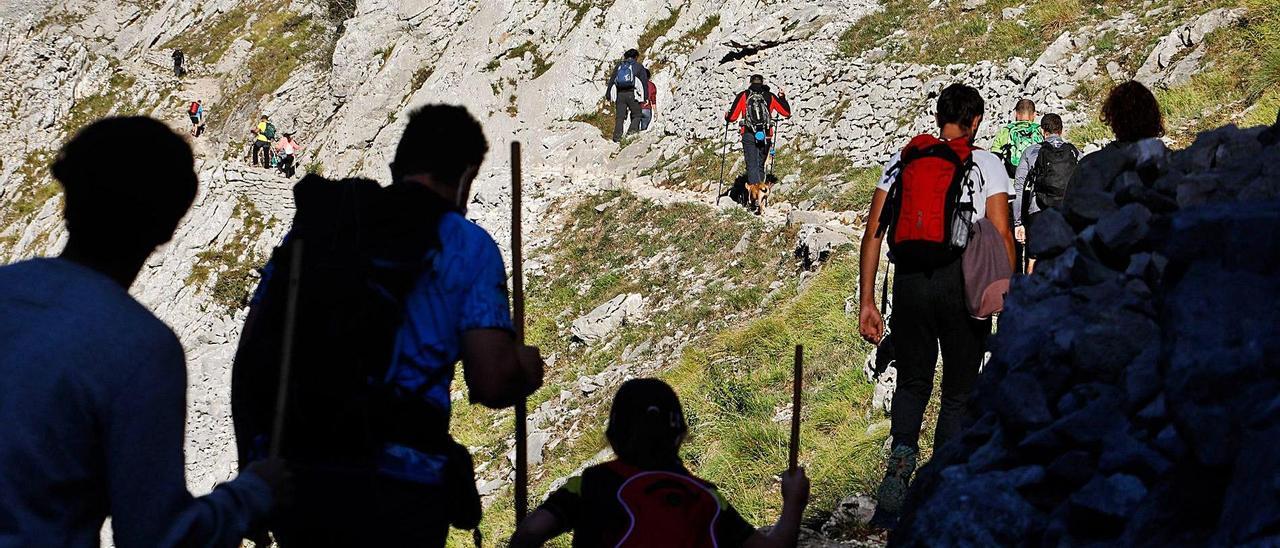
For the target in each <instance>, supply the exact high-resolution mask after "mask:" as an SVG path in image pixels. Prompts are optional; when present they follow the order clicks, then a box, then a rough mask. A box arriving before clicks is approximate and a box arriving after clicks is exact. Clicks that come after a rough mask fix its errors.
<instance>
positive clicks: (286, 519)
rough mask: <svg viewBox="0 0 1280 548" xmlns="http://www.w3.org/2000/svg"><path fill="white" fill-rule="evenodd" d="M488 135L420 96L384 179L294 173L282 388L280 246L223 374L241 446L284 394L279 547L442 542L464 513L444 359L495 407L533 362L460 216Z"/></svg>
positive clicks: (500, 276) (483, 246) (491, 265)
mask: <svg viewBox="0 0 1280 548" xmlns="http://www.w3.org/2000/svg"><path fill="white" fill-rule="evenodd" d="M488 148H489V147H488V143H487V141H486V139H485V136H484V132H483V130H482V128H481V126H480V123H479V122H477V121H476V119H475V118H473V117H472V116H471V115H470V113H468V112H467V111H466V109H464V108H462V107H457V106H449V105H427V106H424V107H422V108H419V109H417V110H415V111H413V112H412V113H410V115H409V120H408V124H407V126H406V127H405V130H404V135H403V137H402V138H401V140H400V143H399V145H398V147H397V149H396V153H395V159H394V161H393V163H392V164H391V173H392V180H393V181H392V184H391V185H390V186H388V187H385V188H383V187H381V186H379V185H378V184H377V183H375V182H373V181H367V180H358V179H353V180H345V181H328V180H325V179H323V178H321V177H319V176H315V175H310V176H308V177H306V178H304V179H303V180H302V181H301V182H300V183H298V185H297V187H296V188H295V191H294V193H295V196H296V197H297V202H298V208H297V214H296V216H295V218H294V224H293V227H292V229H291V230H290V233H289V235H288V236H287V237H286V240H287V241H290V242H291V241H294V240H298V241H305V242H306V247H305V249H306V252H305V253H303V254H302V255H301V257H302V259H301V261H300V265H301V276H300V283H299V287H300V291H299V295H298V302H297V307H298V314H297V322H298V323H297V329H296V335H295V339H294V340H296V344H295V345H294V347H293V362H294V365H293V367H292V369H291V371H292V374H291V375H290V376H289V379H288V386H289V387H290V391H289V393H287V394H284V393H282V394H281V395H277V393H276V390H275V388H276V386H277V385H278V384H279V380H278V379H279V373H278V371H279V369H280V368H281V367H280V365H279V362H280V356H281V352H280V349H281V345H280V344H279V339H280V336H279V335H278V334H277V333H278V331H279V328H278V326H279V325H281V324H286V323H287V322H286V321H285V320H284V318H285V316H286V314H285V313H284V312H283V311H284V309H285V308H286V307H285V306H284V304H283V303H284V301H286V299H285V298H284V297H285V295H286V293H287V292H286V289H287V283H285V282H284V281H283V280H286V279H287V278H288V276H287V275H288V274H289V273H288V272H286V271H287V270H288V269H289V268H290V267H289V260H288V258H289V257H293V256H296V255H292V254H289V253H285V250H286V249H287V248H292V246H282V247H281V249H280V250H279V251H278V252H277V254H276V256H275V258H273V259H272V261H271V262H270V263H269V264H268V266H267V268H266V270H265V271H264V274H263V281H262V283H261V285H260V287H259V290H258V292H257V293H258V294H257V295H256V296H255V298H254V302H253V307H252V308H251V310H250V314H249V318H248V319H247V320H246V326H245V334H244V335H243V336H242V339H241V349H240V351H239V352H238V353H237V357H236V363H235V369H234V370H233V378H232V406H233V416H234V417H235V422H236V438H237V442H238V444H239V446H240V448H241V452H242V455H244V454H248V455H253V454H255V453H256V452H259V451H262V450H264V449H263V448H264V447H270V446H271V444H272V443H273V442H274V441H275V440H272V439H269V438H270V437H271V434H270V432H271V424H273V423H272V418H273V416H274V414H275V412H274V409H275V407H274V405H275V403H276V402H278V401H281V400H282V399H285V400H287V405H286V412H285V414H286V417H285V420H284V423H283V432H282V434H279V435H277V436H276V437H282V438H283V443H282V449H281V451H282V455H284V457H285V458H287V459H289V461H290V462H291V463H296V469H297V474H296V475H297V483H298V496H297V497H296V498H297V501H298V503H297V504H295V505H293V506H291V507H287V508H285V509H283V510H282V511H281V512H280V513H278V514H277V516H276V517H277V519H276V522H275V523H274V524H273V526H272V530H273V531H274V532H275V533H276V539H277V540H278V542H279V544H280V545H281V546H284V547H286V548H287V547H290V546H444V544H445V540H446V535H447V532H448V529H449V526H450V525H453V526H455V527H459V528H464V529H470V528H474V527H475V526H476V525H477V524H478V523H479V521H480V511H481V510H480V508H481V507H480V500H479V495H478V494H477V493H476V491H475V479H474V471H473V469H472V461H471V457H470V455H469V454H468V452H467V450H466V448H465V447H463V446H461V445H459V444H457V443H456V442H454V441H453V440H452V438H450V437H449V434H448V427H449V415H450V411H451V406H452V398H451V397H450V393H451V391H452V380H453V376H454V371H455V366H456V364H457V363H458V361H461V362H462V368H463V378H464V379H465V381H466V385H467V394H468V396H469V397H470V399H471V402H472V403H478V404H481V405H484V406H486V407H489V408H492V409H501V408H507V407H511V406H513V405H516V404H517V402H521V401H522V400H523V398H525V397H526V396H528V395H529V394H531V393H532V392H533V391H534V390H536V389H537V388H539V387H540V386H541V384H542V374H543V362H542V358H541V356H540V354H539V351H538V349H537V348H534V347H530V346H524V345H523V344H521V343H520V341H519V339H518V338H517V337H516V333H515V326H514V325H513V322H512V318H511V313H510V311H509V302H508V295H507V283H506V281H507V274H506V270H505V268H504V265H503V261H502V255H501V253H500V252H499V250H498V246H497V245H496V244H495V243H494V240H493V238H492V237H491V236H490V235H489V234H488V233H487V232H486V231H485V230H484V229H483V228H481V227H480V226H478V225H476V224H475V223H473V222H471V221H468V220H467V219H466V217H465V216H464V215H465V213H466V206H467V203H468V202H469V201H470V190H471V183H472V181H474V180H475V178H476V174H477V173H478V172H479V169H480V165H481V163H482V162H483V161H484V157H485V155H486V153H487V151H488ZM351 246H356V248H355V249H349V248H350V247H351ZM343 250H345V251H343ZM384 357H385V359H384Z"/></svg>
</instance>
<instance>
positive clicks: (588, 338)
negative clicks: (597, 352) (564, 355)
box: [569, 293, 644, 344]
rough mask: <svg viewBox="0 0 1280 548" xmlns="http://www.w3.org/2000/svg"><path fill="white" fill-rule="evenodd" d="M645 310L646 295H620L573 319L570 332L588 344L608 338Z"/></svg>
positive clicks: (575, 337)
mask: <svg viewBox="0 0 1280 548" xmlns="http://www.w3.org/2000/svg"><path fill="white" fill-rule="evenodd" d="M643 311H644V296H642V295H640V294H639V293H629V294H623V295H618V296H617V297H614V298H612V299H610V300H609V302H606V303H604V304H602V305H600V306H597V307H596V308H595V309H594V310H592V311H591V312H588V313H587V315H585V316H583V317H581V318H578V319H576V320H573V326H572V327H571V328H570V330H569V331H570V333H572V334H573V338H574V339H576V340H578V341H582V342H584V343H587V344H591V343H595V342H598V341H601V340H603V339H605V338H607V337H608V336H609V335H611V334H613V332H614V331H617V330H618V328H620V327H622V326H623V325H624V324H626V323H627V322H634V321H636V319H637V318H639V317H640V314H641V313H642V312H643Z"/></svg>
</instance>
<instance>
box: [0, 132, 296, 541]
mask: <svg viewBox="0 0 1280 548" xmlns="http://www.w3.org/2000/svg"><path fill="white" fill-rule="evenodd" d="M139 148H141V149H142V150H147V151H148V152H149V153H150V155H151V156H150V160H149V161H147V162H138V161H137V159H136V158H137V155H136V152H137V150H139ZM52 173H53V176H54V177H55V178H56V179H57V180H58V181H59V182H60V183H61V184H62V187H63V190H64V192H65V202H64V204H65V208H64V209H63V216H64V217H65V218H66V223H67V231H68V238H67V244H66V248H65V249H64V250H63V252H62V254H61V255H60V256H58V257H49V258H38V259H31V260H26V261H22V262H18V263H14V264H12V265H9V266H4V267H0V424H2V425H4V426H3V434H0V545H3V546H51V545H56V546H77V547H89V546H98V543H99V532H100V531H101V529H102V526H103V522H104V520H105V519H106V518H107V517H108V516H110V517H111V529H112V537H113V538H114V540H115V544H116V546H166V547H168V546H226V547H229V546H238V545H239V544H240V539H241V537H242V536H243V535H244V534H245V533H246V532H247V531H248V530H249V528H250V526H251V525H252V524H254V523H255V522H258V521H259V520H261V519H262V518H265V517H266V515H267V513H268V511H269V510H270V509H271V507H272V506H273V504H274V503H275V500H276V495H275V492H276V490H278V489H280V488H281V486H282V485H284V483H285V482H286V478H285V476H286V474H285V472H284V469H283V467H282V466H281V463H280V462H279V461H273V462H269V463H268V462H258V463H254V464H252V465H250V466H249V467H248V469H246V470H245V471H244V472H243V473H241V474H240V477H238V478H236V479H235V480H233V481H230V482H227V483H223V484H221V485H218V486H217V487H215V488H214V489H213V492H212V493H210V494H208V495H205V496H203V497H199V498H192V496H191V494H190V493H189V492H187V483H186V479H185V478H184V472H185V470H186V468H185V466H186V464H185V462H184V455H183V453H184V451H183V446H184V436H185V428H186V410H187V368H186V364H185V357H184V356H183V350H182V344H181V342H180V341H179V340H178V337H177V336H175V335H174V333H173V331H172V330H171V329H170V328H169V327H168V326H166V325H165V324H164V322H162V321H160V320H159V319H157V318H156V317H155V316H154V315H152V313H151V312H150V311H149V310H147V308H146V307H145V306H143V305H142V304H140V303H139V302H138V301H136V300H134V298H133V297H131V296H130V295H129V292H128V288H129V286H130V285H132V284H133V282H134V280H135V279H136V278H137V276H138V273H139V271H140V270H141V269H142V267H143V264H145V263H146V262H147V257H148V256H150V255H151V253H152V252H153V251H154V250H155V249H156V247H157V246H160V245H162V244H164V243H165V242H167V241H169V239H170V238H171V237H172V236H173V231H174V229H175V228H176V227H177V226H178V222H179V220H180V219H181V218H182V217H183V215H184V214H185V213H186V212H187V208H188V207H190V206H191V202H192V200H193V199H194V198H195V195H196V184H197V181H196V174H195V172H194V171H193V158H192V154H191V148H190V147H188V146H187V144H186V143H185V142H183V139H182V138H181V137H179V136H178V135H177V134H175V133H174V132H173V131H172V130H170V129H169V128H168V127H167V126H165V125H164V124H163V123H160V122H158V121H155V120H152V119H149V118H141V117H135V118H107V119H104V120H100V121H98V122H95V123H93V124H91V125H89V126H88V127H86V128H84V129H83V130H81V131H80V132H79V133H78V134H76V136H75V137H74V138H72V139H71V141H70V142H68V143H67V144H66V145H65V146H64V147H63V148H62V151H61V153H60V154H59V155H58V159H57V160H56V161H55V162H54V164H53V166H52Z"/></svg>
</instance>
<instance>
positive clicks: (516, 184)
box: [511, 141, 529, 528]
mask: <svg viewBox="0 0 1280 548" xmlns="http://www.w3.org/2000/svg"><path fill="white" fill-rule="evenodd" d="M522 193H523V191H522V188H521V177H520V142H519V141H512V142H511V308H512V314H511V315H512V318H511V320H512V324H513V325H514V327H515V330H516V344H517V345H518V347H517V349H518V348H519V347H523V346H524V251H523V250H522V249H521V234H520V230H521V211H520V201H521V195H522ZM515 412H516V486H515V499H516V500H515V507H516V527H517V528H518V527H520V522H522V521H524V517H525V515H526V514H528V512H529V450H528V447H527V445H528V437H529V436H528V425H527V424H526V423H527V421H528V412H529V411H528V401H527V399H526V398H524V397H521V398H520V401H519V402H517V403H516V407H515Z"/></svg>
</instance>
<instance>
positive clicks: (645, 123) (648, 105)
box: [640, 69, 658, 131]
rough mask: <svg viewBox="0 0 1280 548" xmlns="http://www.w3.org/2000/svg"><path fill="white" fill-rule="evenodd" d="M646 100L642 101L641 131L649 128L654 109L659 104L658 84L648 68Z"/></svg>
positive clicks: (646, 74)
mask: <svg viewBox="0 0 1280 548" xmlns="http://www.w3.org/2000/svg"><path fill="white" fill-rule="evenodd" d="M644 85H645V91H644V102H643V103H640V131H645V130H647V129H649V124H652V123H653V111H654V108H656V107H657V106H658V86H657V84H654V83H653V78H652V75H651V74H650V73H649V70H648V69H645V71H644Z"/></svg>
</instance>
